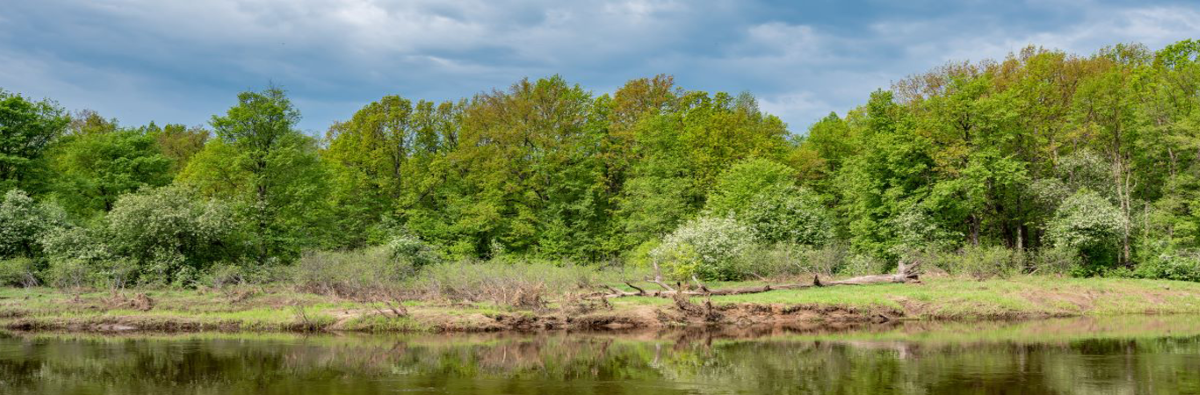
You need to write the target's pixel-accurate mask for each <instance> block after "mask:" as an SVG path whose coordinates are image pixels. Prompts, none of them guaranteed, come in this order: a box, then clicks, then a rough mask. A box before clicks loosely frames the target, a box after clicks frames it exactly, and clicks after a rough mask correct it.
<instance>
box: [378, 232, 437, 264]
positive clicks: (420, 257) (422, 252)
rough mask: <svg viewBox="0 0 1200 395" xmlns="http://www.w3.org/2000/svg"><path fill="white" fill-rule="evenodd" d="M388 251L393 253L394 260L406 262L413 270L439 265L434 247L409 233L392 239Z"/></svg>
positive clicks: (388, 244)
mask: <svg viewBox="0 0 1200 395" xmlns="http://www.w3.org/2000/svg"><path fill="white" fill-rule="evenodd" d="M387 250H388V251H389V252H390V253H391V255H392V258H393V259H396V260H401V261H404V262H405V263H407V264H408V265H411V266H412V267H413V268H418V269H419V268H421V267H424V266H428V265H432V264H434V263H437V262H438V261H439V260H440V259H439V256H438V254H437V251H435V250H434V249H433V247H431V246H430V245H429V244H427V243H425V242H424V241H422V240H421V239H419V238H417V237H416V236H413V235H410V234H407V233H405V234H401V235H399V236H395V237H392V239H391V240H389V241H388V243H387Z"/></svg>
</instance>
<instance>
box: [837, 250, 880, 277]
mask: <svg viewBox="0 0 1200 395" xmlns="http://www.w3.org/2000/svg"><path fill="white" fill-rule="evenodd" d="M887 267H888V263H887V262H886V261H884V260H882V259H879V258H877V257H874V256H871V255H867V254H853V255H850V256H849V258H847V259H846V261H845V264H844V265H842V266H841V267H839V268H838V269H837V274H839V275H843V276H865V275H871V274H882V273H883V272H885V271H887Z"/></svg>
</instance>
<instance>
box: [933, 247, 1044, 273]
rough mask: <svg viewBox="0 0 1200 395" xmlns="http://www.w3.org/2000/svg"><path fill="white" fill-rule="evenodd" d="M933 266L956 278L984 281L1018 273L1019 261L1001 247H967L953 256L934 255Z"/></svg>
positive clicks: (1008, 250)
mask: <svg viewBox="0 0 1200 395" xmlns="http://www.w3.org/2000/svg"><path fill="white" fill-rule="evenodd" d="M934 261H935V262H933V263H934V264H935V266H938V267H939V268H941V269H942V270H945V271H946V273H949V274H952V275H956V276H966V277H971V278H974V279H976V280H986V279H989V278H993V277H1001V278H1003V277H1008V276H1011V275H1013V274H1016V273H1018V272H1020V270H1021V266H1022V265H1021V263H1022V262H1021V261H1020V259H1019V258H1018V257H1017V254H1015V253H1014V252H1013V251H1012V250H1010V249H1008V248H1005V247H1003V246H992V247H976V246H967V247H964V248H963V249H962V251H960V252H958V253H953V254H936V256H935V259H934Z"/></svg>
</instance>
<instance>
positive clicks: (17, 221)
mask: <svg viewBox="0 0 1200 395" xmlns="http://www.w3.org/2000/svg"><path fill="white" fill-rule="evenodd" d="M65 218H66V214H65V213H63V211H62V209H59V208H58V207H55V206H51V205H45V204H37V203H36V202H34V201H33V198H30V197H29V195H26V194H25V192H23V191H21V190H17V189H14V190H11V191H8V193H5V194H4V199H3V201H0V259H5V258H15V257H26V258H36V257H38V256H39V255H41V253H42V248H41V243H39V242H38V240H39V239H41V238H42V237H43V236H45V235H46V234H47V233H48V232H50V231H51V230H53V229H55V228H59V227H62V226H64V225H65V224H66V220H65Z"/></svg>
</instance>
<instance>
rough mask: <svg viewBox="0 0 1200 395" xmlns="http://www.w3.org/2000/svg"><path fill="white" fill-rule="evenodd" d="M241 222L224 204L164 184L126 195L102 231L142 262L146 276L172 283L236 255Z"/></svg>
mask: <svg viewBox="0 0 1200 395" xmlns="http://www.w3.org/2000/svg"><path fill="white" fill-rule="evenodd" d="M238 227H239V224H238V223H237V222H235V220H234V217H233V215H232V213H231V211H230V209H229V208H227V207H225V206H224V205H223V204H221V203H219V202H201V201H197V200H195V199H194V198H193V196H192V195H191V194H190V193H189V192H188V191H187V190H185V189H182V188H179V187H163V188H156V189H148V190H143V191H139V192H137V193H132V194H127V195H125V196H122V197H121V199H120V200H118V201H117V202H116V204H115V205H114V207H113V209H112V212H110V213H109V214H108V216H106V217H105V218H104V221H103V222H102V227H101V228H100V229H99V231H100V232H101V233H102V234H103V235H104V239H105V242H106V244H107V246H108V248H109V249H110V250H111V252H112V254H114V255H117V256H121V257H125V258H128V259H131V260H132V261H133V262H135V263H136V264H137V266H138V267H139V269H140V271H141V272H142V274H143V276H144V278H143V280H144V281H148V282H159V283H163V284H166V283H171V282H174V281H176V278H175V277H176V274H177V273H180V272H181V271H185V270H186V271H187V273H190V274H191V275H192V276H193V277H194V276H195V275H197V274H198V273H200V272H201V271H203V270H205V269H207V268H208V267H209V266H210V265H211V264H212V263H213V262H217V261H222V260H236V259H237V258H238V254H239V252H240V247H241V246H240V245H239V240H238V236H239V229H238ZM179 280H180V281H184V282H187V281H190V280H192V279H189V278H188V276H182V278H181V279H179Z"/></svg>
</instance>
